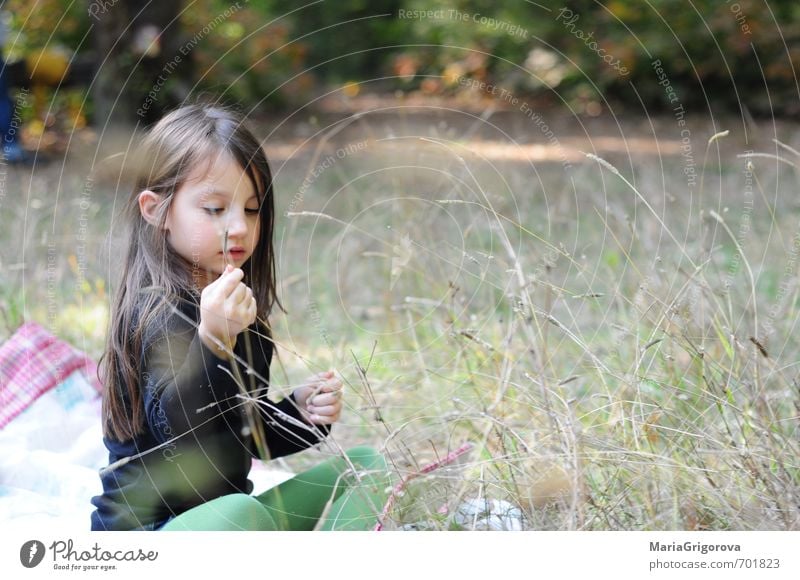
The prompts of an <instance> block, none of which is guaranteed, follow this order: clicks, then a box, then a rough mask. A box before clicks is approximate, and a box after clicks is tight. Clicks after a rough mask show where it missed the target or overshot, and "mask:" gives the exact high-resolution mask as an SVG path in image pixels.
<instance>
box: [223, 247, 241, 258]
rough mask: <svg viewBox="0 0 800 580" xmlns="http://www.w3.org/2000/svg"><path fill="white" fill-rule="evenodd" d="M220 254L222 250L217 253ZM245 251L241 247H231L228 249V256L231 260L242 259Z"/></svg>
mask: <svg viewBox="0 0 800 580" xmlns="http://www.w3.org/2000/svg"><path fill="white" fill-rule="evenodd" d="M219 254H220V255H221V256H222V255H223V253H222V252H220V253H219ZM246 254H247V253H246V252H245V251H244V248H241V247H233V248H229V249H228V257H229V258H230V259H231V260H237V261H238V260H242V259H244V257H245V255H246Z"/></svg>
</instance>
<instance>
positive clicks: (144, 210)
mask: <svg viewBox="0 0 800 580" xmlns="http://www.w3.org/2000/svg"><path fill="white" fill-rule="evenodd" d="M138 201H139V211H140V212H141V214H142V217H143V218H144V219H145V221H146V222H147V223H149V224H150V225H152V226H157V225H158V206H159V205H161V203H162V202H163V201H164V200H163V198H162V197H161V196H160V195H158V194H157V193H155V192H153V191H150V190H149V189H145V190H144V191H143V192H141V193H140V194H139V197H138Z"/></svg>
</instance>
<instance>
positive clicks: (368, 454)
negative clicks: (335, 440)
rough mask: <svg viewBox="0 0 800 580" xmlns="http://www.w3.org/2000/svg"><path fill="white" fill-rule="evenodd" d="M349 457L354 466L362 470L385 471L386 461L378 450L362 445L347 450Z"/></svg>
mask: <svg viewBox="0 0 800 580" xmlns="http://www.w3.org/2000/svg"><path fill="white" fill-rule="evenodd" d="M347 457H349V458H350V461H352V462H353V465H355V466H356V467H360V468H361V469H370V470H385V469H386V459H385V458H384V457H383V455H381V454H380V453H379V452H378V451H377V450H376V449H374V448H372V447H369V446H367V445H360V446H358V447H353V448H352V449H348V450H347Z"/></svg>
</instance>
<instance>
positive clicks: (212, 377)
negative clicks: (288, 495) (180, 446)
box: [142, 316, 330, 460]
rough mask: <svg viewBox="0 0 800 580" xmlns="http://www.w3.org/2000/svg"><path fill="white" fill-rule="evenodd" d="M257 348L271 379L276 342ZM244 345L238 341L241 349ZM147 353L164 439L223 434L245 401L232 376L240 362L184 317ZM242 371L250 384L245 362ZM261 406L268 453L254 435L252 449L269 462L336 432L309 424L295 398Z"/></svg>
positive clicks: (154, 413)
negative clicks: (224, 355) (231, 413)
mask: <svg viewBox="0 0 800 580" xmlns="http://www.w3.org/2000/svg"><path fill="white" fill-rule="evenodd" d="M256 336H257V335H256ZM253 347H254V348H253V349H252V352H253V353H255V354H257V355H258V356H257V357H256V359H257V360H254V361H253V366H254V369H255V370H256V371H257V372H258V374H259V375H260V376H262V377H264V378H266V379H269V364H270V359H271V358H272V345H271V343H270V342H268V341H264V342H261V343H259V344H258V346H256V345H253ZM239 349H240V347H239V345H238V343H237V348H236V349H235V350H237V351H238V350H239ZM143 351H144V355H143V365H144V366H143V368H144V371H145V372H144V374H143V376H142V379H143V381H142V382H143V384H144V385H145V392H144V397H143V398H144V406H145V414H146V417H147V422H148V425H149V427H150V430H151V432H152V433H153V434H154V436H155V438H156V439H157V440H158V441H159V443H164V442H166V441H168V440H170V439H172V438H173V437H176V436H180V435H181V434H183V433H186V432H187V431H189V430H193V431H194V435H195V437H202V436H205V435H212V436H213V434H215V433H217V434H218V433H219V432H220V430H221V429H224V424H225V421H226V420H225V418H224V417H222V416H221V414H222V413H224V412H226V411H227V410H229V409H230V408H231V407H236V406H241V405H242V403H243V402H244V401H243V400H242V399H241V398H239V397H238V396H237V395H239V394H240V393H241V389H240V388H239V385H238V384H237V383H236V381H235V380H234V378H233V376H231V374H230V370H231V365H232V364H237V365H239V363H238V362H236V361H228V360H223V359H221V358H219V357H218V356H217V355H216V354H215V353H214V352H213V351H212V350H211V349H209V348H208V347H207V346H206V345H205V343H204V342H203V341H202V340H200V337H199V335H198V333H197V328H196V327H195V326H194V325H193V324H191V323H189V322H188V321H186V320H184V319H183V318H181V317H178V316H173V317H171V318H170V319H169V322H168V324H167V326H166V329H165V331H163V332H160V333H157V334H155V336H154V337H153V338H151V339H150V340H147V341H146V342H145V347H144V348H143ZM240 371H241V373H242V376H243V377H244V380H245V383H246V386H247V387H248V388H249V387H250V384H249V381H248V379H247V375H246V369H245V368H244V367H243V366H241V365H240ZM267 389H268V385H262V386H261V388H260V389H257V390H256V392H255V395H256V396H257V397H259V398H260V397H264V396H266V392H267ZM256 408H257V409H258V413H257V416H258V417H260V419H261V424H262V425H263V428H264V436H265V439H266V444H267V451H268V456H267V457H263V456H261V455H260V454H259V453H258V451H257V449H256V446H255V443H254V441H253V438H252V437H250V438H248V449H249V451H250V453H251V455H253V456H254V457H260V458H261V459H264V460H268V459H275V458H278V457H283V456H285V455H290V454H292V453H297V452H298V451H302V450H304V449H307V448H308V447H311V446H312V445H315V444H317V443H319V442H320V441H321V440H323V439H324V438H325V437H327V436H328V434H329V433H330V427H329V426H325V425H310V424H308V423H306V422H305V421H304V420H303V418H302V416H301V415H300V412H299V411H298V410H297V407H296V405H295V402H294V399H293V397H292V396H289V397H287V398H285V399H283V400H282V401H280V402H279V403H272V402H270V404H269V406H267V405H257V406H256ZM287 416H288V417H289V418H288V419H287ZM187 437H189V436H187Z"/></svg>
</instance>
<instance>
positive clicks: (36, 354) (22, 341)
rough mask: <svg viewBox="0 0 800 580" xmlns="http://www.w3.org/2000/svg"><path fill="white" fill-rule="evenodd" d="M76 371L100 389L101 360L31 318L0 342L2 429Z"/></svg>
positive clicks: (0, 418)
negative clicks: (0, 344) (80, 372)
mask: <svg viewBox="0 0 800 580" xmlns="http://www.w3.org/2000/svg"><path fill="white" fill-rule="evenodd" d="M75 371H82V372H84V373H85V374H86V377H87V378H88V379H89V381H90V382H91V383H92V385H94V387H95V388H96V389H97V392H98V394H99V393H100V392H101V390H102V386H101V384H100V382H99V381H98V380H97V364H96V363H95V362H94V361H93V360H92V359H91V358H89V357H88V356H86V354H85V353H83V352H81V351H80V350H77V349H76V348H74V347H73V346H72V345H70V344H69V343H67V342H64V341H63V340H61V339H59V338H57V337H55V336H53V335H52V334H50V333H49V332H48V331H47V330H45V329H44V328H42V327H41V326H39V325H38V324H36V323H35V322H27V323H25V324H23V325H22V326H20V327H19V329H17V331H16V332H15V333H14V335H13V336H12V337H11V338H9V339H8V340H7V341H6V342H5V343H4V344H3V345H2V346H0V429H2V428H3V427H5V426H6V425H8V423H10V422H11V420H12V419H13V418H14V417H16V416H17V415H19V414H20V413H22V411H24V410H25V409H26V408H27V407H28V406H29V405H30V404H31V403H33V402H34V401H35V400H36V399H37V398H38V397H40V396H41V395H43V394H44V393H46V392H47V391H49V390H50V389H52V388H53V387H55V386H57V385H58V384H59V383H61V382H62V381H64V380H65V379H66V378H67V377H68V376H69V375H70V374H72V373H73V372H75Z"/></svg>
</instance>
